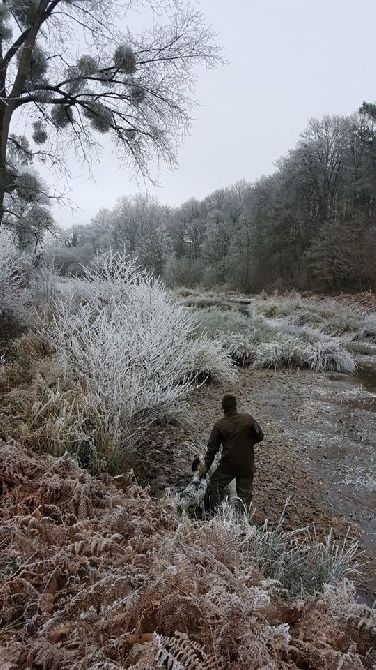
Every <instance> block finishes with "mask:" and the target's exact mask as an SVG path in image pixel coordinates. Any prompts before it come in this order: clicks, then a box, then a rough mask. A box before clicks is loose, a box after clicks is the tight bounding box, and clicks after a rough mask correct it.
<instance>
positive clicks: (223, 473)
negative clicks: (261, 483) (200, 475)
mask: <svg viewBox="0 0 376 670" xmlns="http://www.w3.org/2000/svg"><path fill="white" fill-rule="evenodd" d="M233 479H235V480H236V494H237V496H238V498H239V499H240V500H241V501H242V503H243V505H244V507H245V510H246V511H247V512H248V510H249V507H250V505H251V500H252V483H253V474H252V473H247V474H245V475H234V474H233V473H231V472H229V471H228V470H226V469H225V468H224V467H223V466H221V464H219V466H218V468H217V469H216V470H215V471H214V473H213V475H212V476H211V478H210V482H209V484H208V487H207V489H206V493H205V500H204V506H205V508H206V509H208V510H215V508H216V507H218V505H220V503H221V502H222V500H223V499H224V497H225V494H226V487H227V486H228V485H229V484H230V482H232V480H233Z"/></svg>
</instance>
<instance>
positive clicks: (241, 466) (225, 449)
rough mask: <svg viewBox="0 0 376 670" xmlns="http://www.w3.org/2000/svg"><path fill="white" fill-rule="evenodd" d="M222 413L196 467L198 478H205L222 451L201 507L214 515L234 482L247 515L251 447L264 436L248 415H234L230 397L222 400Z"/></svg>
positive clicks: (252, 467) (234, 405)
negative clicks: (201, 460)
mask: <svg viewBox="0 0 376 670" xmlns="http://www.w3.org/2000/svg"><path fill="white" fill-rule="evenodd" d="M222 409H223V412H224V416H223V418H222V419H220V420H219V421H217V422H216V423H215V424H214V426H213V428H212V430H211V433H210V437H209V442H208V447H207V451H206V454H205V459H204V463H203V464H202V465H201V467H200V477H202V478H203V477H206V474H207V472H208V471H209V470H210V467H211V465H212V463H213V461H214V458H215V456H216V454H217V453H218V451H219V450H220V448H221V447H222V454H221V460H220V462H219V465H218V467H217V468H216V470H215V471H214V473H213V475H212V476H211V478H210V482H209V484H208V487H207V489H206V493H205V500H204V506H205V509H207V510H208V511H214V510H215V508H216V507H217V506H218V505H219V504H220V503H221V501H222V500H223V498H224V496H225V488H226V486H228V485H229V484H230V482H231V481H232V480H233V479H235V480H236V493H237V496H238V498H239V499H240V500H241V501H242V503H243V505H244V508H245V511H246V512H247V513H248V511H249V508H250V504H251V500H252V484H253V476H254V472H255V458H254V445H255V444H257V443H258V442H261V441H262V440H263V439H264V434H263V432H262V430H261V427H260V425H259V424H258V423H257V421H256V420H255V419H254V418H253V417H252V416H251V415H250V414H241V413H239V412H238V411H237V401H236V397H235V396H234V395H230V394H226V395H224V396H223V399H222Z"/></svg>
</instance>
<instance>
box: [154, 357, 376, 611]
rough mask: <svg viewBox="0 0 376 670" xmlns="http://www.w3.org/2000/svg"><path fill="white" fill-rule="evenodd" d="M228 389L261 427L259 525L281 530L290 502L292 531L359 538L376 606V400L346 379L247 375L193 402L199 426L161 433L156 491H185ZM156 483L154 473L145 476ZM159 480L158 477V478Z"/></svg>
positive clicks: (366, 587)
mask: <svg viewBox="0 0 376 670" xmlns="http://www.w3.org/2000/svg"><path fill="white" fill-rule="evenodd" d="M224 391H232V392H234V393H235V394H236V395H237V396H238V398H239V405H240V408H242V409H244V410H248V411H250V412H251V413H253V414H254V415H255V417H256V418H257V419H258V420H259V421H260V423H261V424H262V427H263V429H264V432H265V441H264V442H263V443H262V445H259V446H258V447H256V468H257V470H256V476H255V481H254V505H255V518H256V521H257V522H258V523H261V522H263V521H264V520H265V519H269V520H270V521H271V522H272V523H275V522H276V521H277V520H278V519H279V517H280V515H281V512H282V511H283V508H284V506H285V502H286V499H287V498H289V504H288V506H287V509H286V511H285V519H284V527H285V528H299V527H304V526H306V525H308V524H314V526H315V529H316V532H317V534H318V535H319V536H322V535H323V534H327V533H328V532H329V531H330V529H332V530H333V534H334V535H335V537H337V538H343V537H345V536H346V534H347V533H348V534H349V535H350V537H359V538H360V541H361V544H362V546H363V547H364V548H365V549H366V552H367V561H368V565H367V567H366V568H365V575H364V578H363V579H362V581H361V583H360V584H359V588H360V591H361V593H363V596H364V597H365V599H366V601H367V602H368V603H369V604H372V602H373V600H374V593H375V592H376V577H375V575H376V533H375V531H376V528H375V521H374V519H375V511H376V505H375V502H376V500H375V488H374V487H375V481H376V460H375V436H374V429H373V428H372V426H373V425H374V419H375V414H374V412H375V409H376V398H375V397H374V395H372V394H371V393H369V392H367V390H366V389H364V388H362V386H361V385H360V384H359V383H358V382H357V381H356V380H354V379H353V378H351V377H349V376H346V375H331V374H330V373H329V374H328V373H326V374H315V373H313V372H309V371H274V370H251V369H241V370H239V376H238V380H237V382H236V384H235V385H234V386H233V387H232V388H228V387H224V386H222V385H212V384H211V385H205V386H203V387H201V388H200V389H199V390H198V391H196V392H195V394H194V395H193V396H191V399H190V407H191V412H192V415H193V419H194V422H193V423H194V426H193V427H192V428H191V429H190V430H185V431H182V430H181V429H180V428H177V427H173V426H172V427H170V428H169V429H168V431H167V434H166V432H165V427H163V426H161V427H159V428H158V430H157V431H156V432H155V433H154V435H153V442H154V447H153V449H152V452H153V454H154V457H155V456H156V457H157V458H156V461H155V460H154V459H153V460H154V466H153V472H152V474H151V489H152V492H158V491H159V492H161V491H162V489H163V488H164V487H165V486H171V487H172V488H174V489H176V488H177V489H178V488H179V486H180V487H183V485H184V483H185V482H186V481H187V480H188V479H189V477H190V463H191V458H192V453H193V452H194V450H195V445H196V444H200V443H201V444H205V442H206V440H207V437H208V432H209V430H210V427H211V425H212V424H213V422H214V421H215V420H216V419H217V418H218V417H219V416H220V401H221V397H222V395H223V393H224ZM146 474H147V475H148V476H150V470H149V472H148V473H145V475H146ZM149 481H150V480H149Z"/></svg>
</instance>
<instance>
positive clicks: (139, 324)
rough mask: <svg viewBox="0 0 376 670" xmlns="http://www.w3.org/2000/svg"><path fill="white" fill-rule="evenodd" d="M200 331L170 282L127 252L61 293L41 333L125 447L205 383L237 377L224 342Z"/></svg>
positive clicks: (101, 262)
mask: <svg viewBox="0 0 376 670" xmlns="http://www.w3.org/2000/svg"><path fill="white" fill-rule="evenodd" d="M66 288H67V287H66ZM194 328H195V323H194V319H193V316H192V315H191V313H190V312H189V310H186V309H185V308H184V307H182V306H180V305H177V304H176V302H174V300H173V298H172V296H170V294H169V293H168V292H167V291H166V289H165V288H164V286H163V284H161V283H160V282H159V281H158V280H156V279H154V278H153V277H152V276H151V275H148V274H146V273H144V272H142V271H141V270H140V269H139V268H138V267H137V266H136V264H135V263H134V262H133V261H130V260H129V259H127V257H126V256H124V255H123V254H109V255H108V256H103V257H101V258H100V259H98V260H97V263H96V266H95V267H93V268H90V269H87V270H86V274H85V278H84V279H83V280H82V281H78V280H77V281H75V282H74V283H73V284H72V285H71V290H70V291H68V290H66V292H65V294H64V293H61V294H60V297H58V298H57V299H56V301H55V304H54V314H53V318H52V319H51V320H47V321H45V322H44V326H43V327H42V330H43V333H44V337H46V338H47V339H48V341H49V342H50V344H52V345H53V347H54V348H55V350H56V353H57V356H58V359H59V361H60V362H61V364H62V365H63V368H64V369H65V372H66V375H67V376H70V377H72V378H73V377H74V378H75V379H76V380H77V382H78V384H79V386H80V389H81V391H82V393H83V394H84V396H85V398H86V402H87V406H88V407H89V408H91V411H93V412H95V414H96V416H98V417H100V421H101V425H102V427H103V431H104V432H105V433H106V434H107V435H109V436H110V438H111V441H112V444H113V445H120V444H123V443H124V440H126V439H130V438H131V436H132V439H133V438H134V436H135V434H136V433H137V431H139V430H140V429H141V428H143V427H144V426H145V421H150V420H151V419H153V418H155V417H156V416H158V415H159V414H160V413H161V412H163V411H164V410H165V409H166V408H170V407H171V406H172V405H174V403H176V402H177V401H179V400H180V399H181V398H183V397H184V396H186V395H187V393H188V392H189V391H191V390H192V389H193V388H194V387H195V385H196V384H197V380H198V378H200V379H201V378H202V377H203V376H211V377H212V378H214V379H217V380H220V381H230V380H232V379H233V376H234V371H233V368H232V364H231V361H230V359H229V358H228V356H227V355H226V353H225V352H224V351H223V349H222V347H221V345H220V344H219V343H216V342H214V341H210V340H208V338H205V337H193V334H194Z"/></svg>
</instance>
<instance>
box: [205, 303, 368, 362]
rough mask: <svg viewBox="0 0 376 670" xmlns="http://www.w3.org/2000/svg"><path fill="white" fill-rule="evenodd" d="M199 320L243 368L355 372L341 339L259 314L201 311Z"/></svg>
mask: <svg viewBox="0 0 376 670" xmlns="http://www.w3.org/2000/svg"><path fill="white" fill-rule="evenodd" d="M294 304H295V303H294ZM196 320H197V323H198V327H199V329H200V331H201V332H202V333H206V334H207V335H208V336H209V337H213V338H215V339H217V340H218V339H220V340H221V342H222V345H223V348H224V350H225V351H226V352H227V353H228V354H229V355H230V356H231V357H232V358H233V360H234V361H235V362H236V363H238V364H240V365H253V366H254V367H256V368H275V369H277V368H280V367H297V368H309V369H311V370H314V371H315V372H322V371H325V370H335V371H337V372H352V371H353V370H354V367H355V364H354V360H353V358H352V356H351V354H350V353H349V352H348V351H347V350H346V349H345V347H344V346H343V344H342V343H341V341H340V339H339V338H337V337H332V336H329V335H325V334H324V333H321V332H320V331H318V330H315V329H312V328H306V327H304V328H299V329H298V328H295V327H294V326H293V325H291V324H290V323H289V322H283V323H278V324H277V323H275V322H274V321H270V320H268V319H267V318H266V317H264V316H262V315H261V314H260V313H258V312H257V311H256V310H250V311H249V313H248V316H246V315H245V314H243V313H240V312H239V311H237V310H227V311H224V310H218V309H215V308H209V309H200V310H199V311H198V312H197V313H196Z"/></svg>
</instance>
